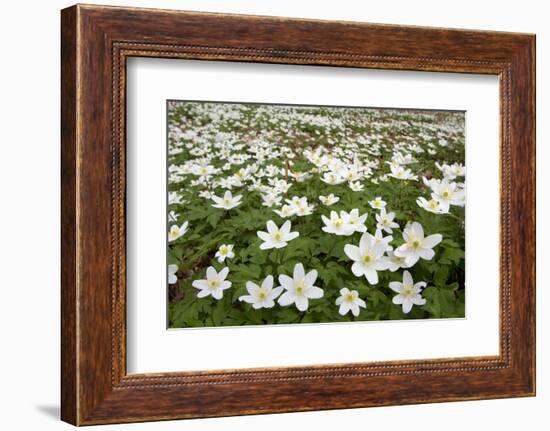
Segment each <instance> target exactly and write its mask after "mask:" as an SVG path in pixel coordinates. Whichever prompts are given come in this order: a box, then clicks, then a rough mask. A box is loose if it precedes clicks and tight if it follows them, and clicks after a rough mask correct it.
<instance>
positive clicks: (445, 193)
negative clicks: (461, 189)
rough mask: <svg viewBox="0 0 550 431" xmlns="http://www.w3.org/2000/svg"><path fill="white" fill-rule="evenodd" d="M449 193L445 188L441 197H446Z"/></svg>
mask: <svg viewBox="0 0 550 431" xmlns="http://www.w3.org/2000/svg"><path fill="white" fill-rule="evenodd" d="M450 195H451V193H449V192H448V191H447V190H445V191H444V192H443V197H444V198H448V197H449V196H450Z"/></svg>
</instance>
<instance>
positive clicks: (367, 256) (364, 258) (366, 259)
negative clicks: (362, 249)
mask: <svg viewBox="0 0 550 431" xmlns="http://www.w3.org/2000/svg"><path fill="white" fill-rule="evenodd" d="M371 260H372V257H371V255H370V254H366V255H365V256H363V262H365V263H370V262H371Z"/></svg>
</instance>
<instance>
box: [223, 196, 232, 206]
mask: <svg viewBox="0 0 550 431" xmlns="http://www.w3.org/2000/svg"><path fill="white" fill-rule="evenodd" d="M223 203H224V204H226V205H229V204H230V203H231V201H230V200H229V199H225V198H224V200H223Z"/></svg>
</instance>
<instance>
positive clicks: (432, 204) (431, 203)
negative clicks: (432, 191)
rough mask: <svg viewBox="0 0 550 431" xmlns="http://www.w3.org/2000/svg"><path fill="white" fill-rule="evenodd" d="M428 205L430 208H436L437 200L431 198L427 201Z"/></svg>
mask: <svg viewBox="0 0 550 431" xmlns="http://www.w3.org/2000/svg"><path fill="white" fill-rule="evenodd" d="M428 206H429V207H430V208H431V209H436V208H437V202H436V201H434V200H433V199H432V200H431V201H430V202H428Z"/></svg>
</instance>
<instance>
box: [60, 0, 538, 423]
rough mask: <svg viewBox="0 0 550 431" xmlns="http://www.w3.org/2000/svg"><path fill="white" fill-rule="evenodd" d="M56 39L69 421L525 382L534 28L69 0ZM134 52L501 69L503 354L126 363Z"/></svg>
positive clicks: (65, 412)
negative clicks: (128, 100)
mask: <svg viewBox="0 0 550 431" xmlns="http://www.w3.org/2000/svg"><path fill="white" fill-rule="evenodd" d="M61 50H62V56H61V58H62V63H61V71H62V76H61V82H62V93H61V107H62V115H61V125H62V135H61V136H62V147H61V161H62V164H61V169H62V181H61V192H62V216H61V226H62V241H61V244H62V247H61V253H62V296H61V301H62V302H61V305H62V325H61V335H62V336H61V339H62V345H61V352H62V364H61V365H62V368H61V376H62V378H61V387H62V395H61V417H62V419H63V420H64V421H67V422H69V423H72V424H75V425H91V424H104V423H115V422H137V421H150V420H166V419H179V418H196V417H213V416H231V415H242V414H259V413H274V412H289V411H308V410H321V409H340V408H353V407H367V406H383V405H393V404H413V403H428V402H442V401H456V400H475V399H488V398H503V397H513V396H533V395H534V394H535V36H534V35H529V34H514V33H500V32H488V31H470V30H449V29H439V28H423V27H403V26H392V25H376V24H363V23H354V22H330V21H314V20H298V19H286V18H275V17H255V16H241V15H220V14H212V13H196V12H178V11H166V10H152V9H151V10H147V9H133V8H119V7H103V6H83V5H77V6H73V7H70V8H68V9H65V10H63V11H62V26H61ZM131 56H143V57H163V58H184V59H198V60H223V61H242V62H258V63H285V64H301V65H331V66H345V67H356V68H374V69H393V70H414V71H441V72H461V73H477V74H492V75H498V76H499V78H500V107H501V110H500V120H501V122H500V137H501V138H500V139H501V143H500V146H501V197H500V202H501V219H500V233H501V250H500V256H501V259H500V269H501V271H500V292H501V298H500V354H499V355H498V356H494V357H492V356H491V357H465V358H443V359H434V360H414V361H397V362H395V361H393V362H379V363H363V364H357V363H354V364H338V365H327V366H304V367H288V368H284V367H283V368H268V369H239V370H226V371H208V370H205V371H203V372H180V373H157V374H131V375H128V374H127V373H126V351H125V339H126V326H125V325H126V323H125V306H126V304H125V295H126V284H125V190H126V177H125V142H126V141H125V97H126V94H125V91H126V87H125V84H126V79H125V77H126V75H125V73H126V72H125V65H126V60H127V59H128V58H129V57H131ZM496 222H497V221H496V220H495V223H496Z"/></svg>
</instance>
